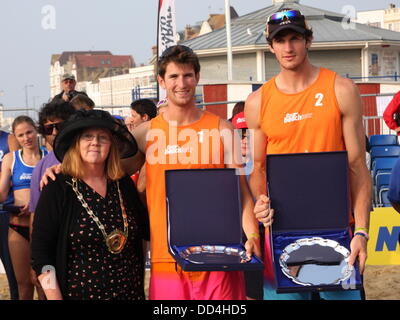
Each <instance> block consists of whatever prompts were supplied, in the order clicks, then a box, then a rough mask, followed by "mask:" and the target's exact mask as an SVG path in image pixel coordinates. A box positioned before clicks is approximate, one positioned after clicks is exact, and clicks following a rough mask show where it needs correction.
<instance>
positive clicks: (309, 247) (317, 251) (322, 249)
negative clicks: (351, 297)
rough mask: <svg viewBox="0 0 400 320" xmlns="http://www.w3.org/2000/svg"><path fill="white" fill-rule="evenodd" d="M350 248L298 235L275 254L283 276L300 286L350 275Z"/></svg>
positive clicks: (335, 282)
mask: <svg viewBox="0 0 400 320" xmlns="http://www.w3.org/2000/svg"><path fill="white" fill-rule="evenodd" d="M349 256H350V251H349V250H348V249H346V248H345V247H343V246H341V245H340V244H339V243H338V242H336V241H334V240H330V239H324V238H320V237H313V238H304V239H299V240H297V241H296V242H293V243H291V244H290V245H288V246H286V248H285V249H284V250H283V251H282V254H281V255H280V258H279V265H280V267H281V270H282V272H283V274H284V275H285V276H287V277H288V278H290V279H292V281H293V282H295V283H297V284H300V285H303V286H317V285H338V284H340V283H341V282H342V281H345V280H347V279H349V278H350V276H351V275H352V273H353V270H354V267H353V266H350V265H349V264H348V260H349Z"/></svg>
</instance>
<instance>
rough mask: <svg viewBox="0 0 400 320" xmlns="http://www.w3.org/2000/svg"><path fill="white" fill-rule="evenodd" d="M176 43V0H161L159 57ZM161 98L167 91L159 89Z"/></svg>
mask: <svg viewBox="0 0 400 320" xmlns="http://www.w3.org/2000/svg"><path fill="white" fill-rule="evenodd" d="M173 45H176V22H175V1H174V0H159V5H158V39H157V47H158V50H157V51H158V57H160V56H161V54H162V53H163V52H164V50H165V49H167V48H169V47H171V46H173ZM158 90H159V91H158V98H159V100H161V99H163V98H165V91H164V90H163V89H162V88H159V89H158Z"/></svg>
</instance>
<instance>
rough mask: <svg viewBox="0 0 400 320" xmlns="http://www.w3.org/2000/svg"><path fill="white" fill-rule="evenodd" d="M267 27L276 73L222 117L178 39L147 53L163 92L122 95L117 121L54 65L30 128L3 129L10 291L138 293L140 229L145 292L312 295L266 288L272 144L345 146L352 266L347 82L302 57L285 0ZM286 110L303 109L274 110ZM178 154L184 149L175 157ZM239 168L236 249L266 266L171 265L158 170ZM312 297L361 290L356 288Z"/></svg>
mask: <svg viewBox="0 0 400 320" xmlns="http://www.w3.org/2000/svg"><path fill="white" fill-rule="evenodd" d="M266 34H267V41H268V43H269V46H270V50H271V51H272V53H274V54H275V56H276V59H277V61H278V63H279V65H280V72H279V74H278V75H277V76H275V77H274V78H272V79H271V80H269V81H268V82H266V83H265V84H264V85H263V86H262V87H261V88H260V89H258V90H257V91H255V92H254V93H252V94H251V95H250V96H249V97H248V98H247V100H246V101H245V102H243V103H239V104H237V105H236V106H235V108H234V110H233V111H234V112H233V113H232V117H231V119H230V121H228V120H225V119H221V118H220V117H218V116H216V115H214V114H212V113H210V112H208V111H204V110H202V109H199V108H198V107H197V106H196V104H195V89H196V86H197V84H198V82H199V79H200V63H199V59H198V57H197V55H196V54H195V53H194V52H193V51H192V50H191V49H190V48H188V47H186V46H183V45H176V46H172V47H170V48H168V49H166V50H165V51H164V53H163V54H162V55H161V56H160V57H159V59H158V66H157V67H158V68H157V70H158V77H157V80H158V83H159V85H160V86H161V87H162V88H163V89H164V90H165V91H166V99H165V100H162V101H160V102H159V103H158V105H156V104H155V103H154V102H153V101H151V100H148V99H142V100H138V101H134V102H133V103H132V105H131V109H132V110H131V117H128V118H126V119H124V121H121V120H120V119H117V118H115V117H113V116H111V115H110V114H109V113H108V112H106V111H101V110H94V107H95V106H94V103H93V101H92V100H91V99H90V98H89V97H88V96H87V95H86V94H85V93H82V92H77V91H75V84H76V80H75V78H74V76H73V75H69V74H66V75H64V77H63V78H62V88H63V91H62V92H61V93H60V94H58V95H57V96H55V97H54V98H53V99H52V100H51V101H50V102H49V103H47V104H45V105H44V106H43V107H42V109H41V110H40V113H39V123H38V126H36V124H35V123H34V122H33V120H32V119H30V118H29V117H26V116H20V117H17V118H16V119H15V121H14V123H13V125H12V131H13V132H12V134H10V135H7V134H6V133H1V135H0V142H1V143H2V145H1V147H2V148H3V151H4V153H5V156H4V158H3V163H2V167H1V178H0V190H1V191H0V201H1V202H2V203H3V204H8V205H9V204H12V205H11V206H9V209H8V211H7V215H8V216H9V221H5V219H2V228H1V238H2V239H3V241H2V242H3V244H4V239H5V236H4V234H5V232H4V230H8V231H7V234H8V247H9V253H10V258H7V257H6V252H5V250H2V255H3V256H2V257H1V258H2V261H3V263H4V264H5V266H6V269H7V270H8V271H7V275H8V279H9V283H10V290H11V291H12V292H13V293H12V297H14V298H19V299H32V298H33V288H34V286H35V287H36V288H37V292H38V297H39V298H40V299H56V300H61V299H69V300H82V299H89V300H90V299H120V300H133V299H144V298H145V294H144V260H145V253H146V252H147V244H148V241H150V256H151V270H150V284H149V299H154V300H159V299H167V300H172V299H191V300H192V299H194V300H215V299H227V300H240V299H246V298H247V299H263V298H264V299H310V298H311V293H309V292H308V293H304V292H303V293H294V294H276V292H275V291H274V289H273V286H272V283H273V282H274V279H273V277H274V275H273V272H272V270H273V267H272V258H271V252H270V250H271V249H270V247H271V244H270V238H269V232H268V227H269V226H270V225H271V224H272V223H273V215H274V211H273V209H271V208H270V199H269V198H268V195H267V189H266V172H265V156H266V155H268V154H277V153H299V152H300V153H301V152H327V151H343V150H346V151H347V153H348V159H349V160H348V161H349V167H350V170H349V171H350V177H349V181H350V189H351V199H352V210H353V215H352V216H351V217H350V219H349V226H353V227H354V229H355V231H356V233H355V236H354V237H353V239H352V241H351V256H350V262H349V263H350V264H354V263H355V262H356V260H358V263H359V265H360V270H361V272H362V271H363V268H364V265H365V261H366V257H367V253H366V247H367V240H368V227H369V218H368V216H369V205H370V202H371V201H370V197H371V195H370V189H371V185H370V179H369V173H368V170H367V167H366V164H365V135H364V131H363V126H362V117H361V116H362V112H361V99H360V96H359V93H358V91H357V88H356V86H355V85H354V84H353V83H352V82H351V81H350V80H348V79H344V78H342V77H340V76H339V75H337V74H336V73H334V72H333V71H330V70H328V69H325V68H319V67H316V66H314V65H312V64H311V63H310V61H309V58H308V49H309V48H310V47H311V44H312V30H311V29H310V28H309V27H308V25H307V23H306V21H305V17H304V16H303V15H302V14H301V13H300V12H299V11H297V10H291V9H283V10H281V11H279V12H277V13H275V14H273V15H272V16H270V17H269V19H268V23H267V29H266ZM295 113H297V114H299V115H307V114H312V116H311V117H304V119H303V118H301V117H300V118H293V119H294V120H293V119H292V120H293V121H288V122H285V121H283V119H285V117H286V116H287V115H288V114H295ZM188 129H190V130H192V131H193V132H195V137H197V136H198V137H200V138H199V139H196V140H195V142H193V141H191V144H190V146H191V147H190V148H187V147H185V146H186V144H187V142H188V140H187V139H186V140H182V141H180V140H178V141H175V140H173V139H172V138H171V135H170V132H171V131H175V132H176V133H177V136H180V134H181V133H182V135H185V133H187V132H188V131H187V130H188ZM235 129H236V130H239V131H240V135H241V141H240V142H239V143H232V140H229V139H228V138H227V136H226V134H222V132H230V133H232V136H233V135H234V130H235ZM248 129H250V130H248ZM206 130H209V131H208V132H212V131H216V132H219V133H220V142H221V143H220V144H211V143H210V144H209V146H210V147H209V148H208V149H207V150H204V148H202V145H203V143H204V142H205V141H204V140H203V139H208V138H209V139H212V137H211V136H210V137H206V136H205V135H202V134H200V133H202V132H204V131H206ZM38 133H40V134H41V135H42V136H43V137H44V141H43V144H39V143H38V141H39V140H38ZM155 133H157V137H158V139H156V138H155V136H156V134H155ZM160 134H162V136H163V139H165V140H164V141H161V140H163V139H160ZM250 134H251V136H252V137H251V139H249V135H250ZM10 137H12V138H10ZM189 138H190V137H188V139H189ZM7 139H8V140H7ZM6 140H7V141H6ZM12 140H15V141H14V142H13V141H12ZM250 142H251V143H250ZM160 146H161V147H160ZM171 146H172V147H171ZM155 150H156V151H155ZM249 150H253V152H249ZM167 151H168V152H167ZM7 152H9V153H7ZM235 154H239V155H240V156H239V157H232V155H235ZM181 155H182V156H186V157H185V159H186V160H187V159H190V160H189V161H179V159H181V157H180V156H181ZM176 159H178V161H176ZM232 159H233V160H232ZM155 160H156V161H155ZM228 160H229V161H228ZM243 167H244V168H245V174H243V175H240V177H239V180H240V192H241V204H242V226H243V239H244V242H245V248H246V253H247V255H249V256H251V255H253V254H255V255H257V256H259V257H263V258H264V264H265V270H264V272H246V274H244V273H243V272H241V271H218V272H217V271H201V272H200V271H196V272H188V271H183V270H182V269H181V267H180V266H179V265H178V264H177V263H176V261H175V260H174V259H173V257H172V256H171V254H170V253H169V250H168V241H167V217H166V191H165V178H164V175H165V171H166V170H171V169H198V168H243ZM41 187H43V189H41ZM188 187H190V186H188ZM210 205H212V204H210ZM4 208H6V207H4ZM1 215H2V217H5V213H2V214H1ZM7 219H8V218H7ZM6 225H7V227H8V225H9V228H7V227H6ZM264 231H265V235H264ZM3 244H2V245H3ZM12 270H13V272H12ZM13 274H15V279H14V280H13ZM321 297H323V298H325V299H361V295H360V291H358V290H351V291H350V290H344V291H343V290H342V291H333V292H328V293H324V294H323V295H322V294H321Z"/></svg>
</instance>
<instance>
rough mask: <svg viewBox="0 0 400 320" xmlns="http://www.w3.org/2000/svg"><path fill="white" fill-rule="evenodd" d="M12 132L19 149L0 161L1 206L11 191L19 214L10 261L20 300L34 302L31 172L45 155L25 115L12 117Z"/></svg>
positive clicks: (12, 230) (11, 231) (11, 240)
mask: <svg viewBox="0 0 400 320" xmlns="http://www.w3.org/2000/svg"><path fill="white" fill-rule="evenodd" d="M12 131H13V133H14V135H15V137H16V139H17V141H18V143H19V145H20V146H21V149H19V150H17V151H14V152H12V153H8V154H6V155H5V156H4V158H3V163H2V167H1V177H0V203H2V202H4V201H5V200H6V198H7V195H8V192H9V190H10V189H11V190H12V191H13V195H14V205H15V206H17V207H19V208H20V209H19V213H10V228H9V233H8V242H9V250H10V256H11V261H12V264H13V269H14V273H15V277H16V279H17V283H18V293H19V299H20V300H32V299H33V289H34V288H33V285H32V283H31V281H30V248H29V210H28V203H29V193H30V189H29V188H30V182H31V176H32V171H33V169H34V167H35V166H36V164H37V163H38V162H39V160H40V159H41V158H42V157H43V156H44V155H46V154H47V151H46V150H45V149H41V148H39V145H38V139H37V129H36V126H35V123H34V122H33V120H32V119H31V118H29V117H27V116H19V117H17V118H15V120H14V122H13V124H12Z"/></svg>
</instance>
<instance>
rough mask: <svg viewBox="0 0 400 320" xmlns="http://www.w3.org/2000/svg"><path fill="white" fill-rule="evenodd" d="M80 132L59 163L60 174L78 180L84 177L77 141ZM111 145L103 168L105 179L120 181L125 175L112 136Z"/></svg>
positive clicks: (116, 145) (116, 143)
mask: <svg viewBox="0 0 400 320" xmlns="http://www.w3.org/2000/svg"><path fill="white" fill-rule="evenodd" d="M82 132H83V131H81V132H80V133H79V134H77V135H76V136H75V138H74V141H73V143H72V144H71V146H70V147H69V149H68V151H67V152H66V153H65V155H64V159H63V161H62V163H61V172H62V173H63V174H65V175H69V176H72V177H75V178H78V179H82V178H83V176H84V172H83V169H82V168H84V166H83V161H82V158H81V154H80V150H79V140H80V137H81V135H82ZM110 136H111V143H110V151H109V153H108V156H107V159H106V165H105V168H104V171H105V174H106V177H107V179H110V180H113V181H115V180H118V179H121V178H122V177H123V176H124V175H125V173H124V171H123V170H122V166H121V161H120V153H119V150H118V142H117V141H116V139H115V138H114V136H113V135H112V134H110Z"/></svg>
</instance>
